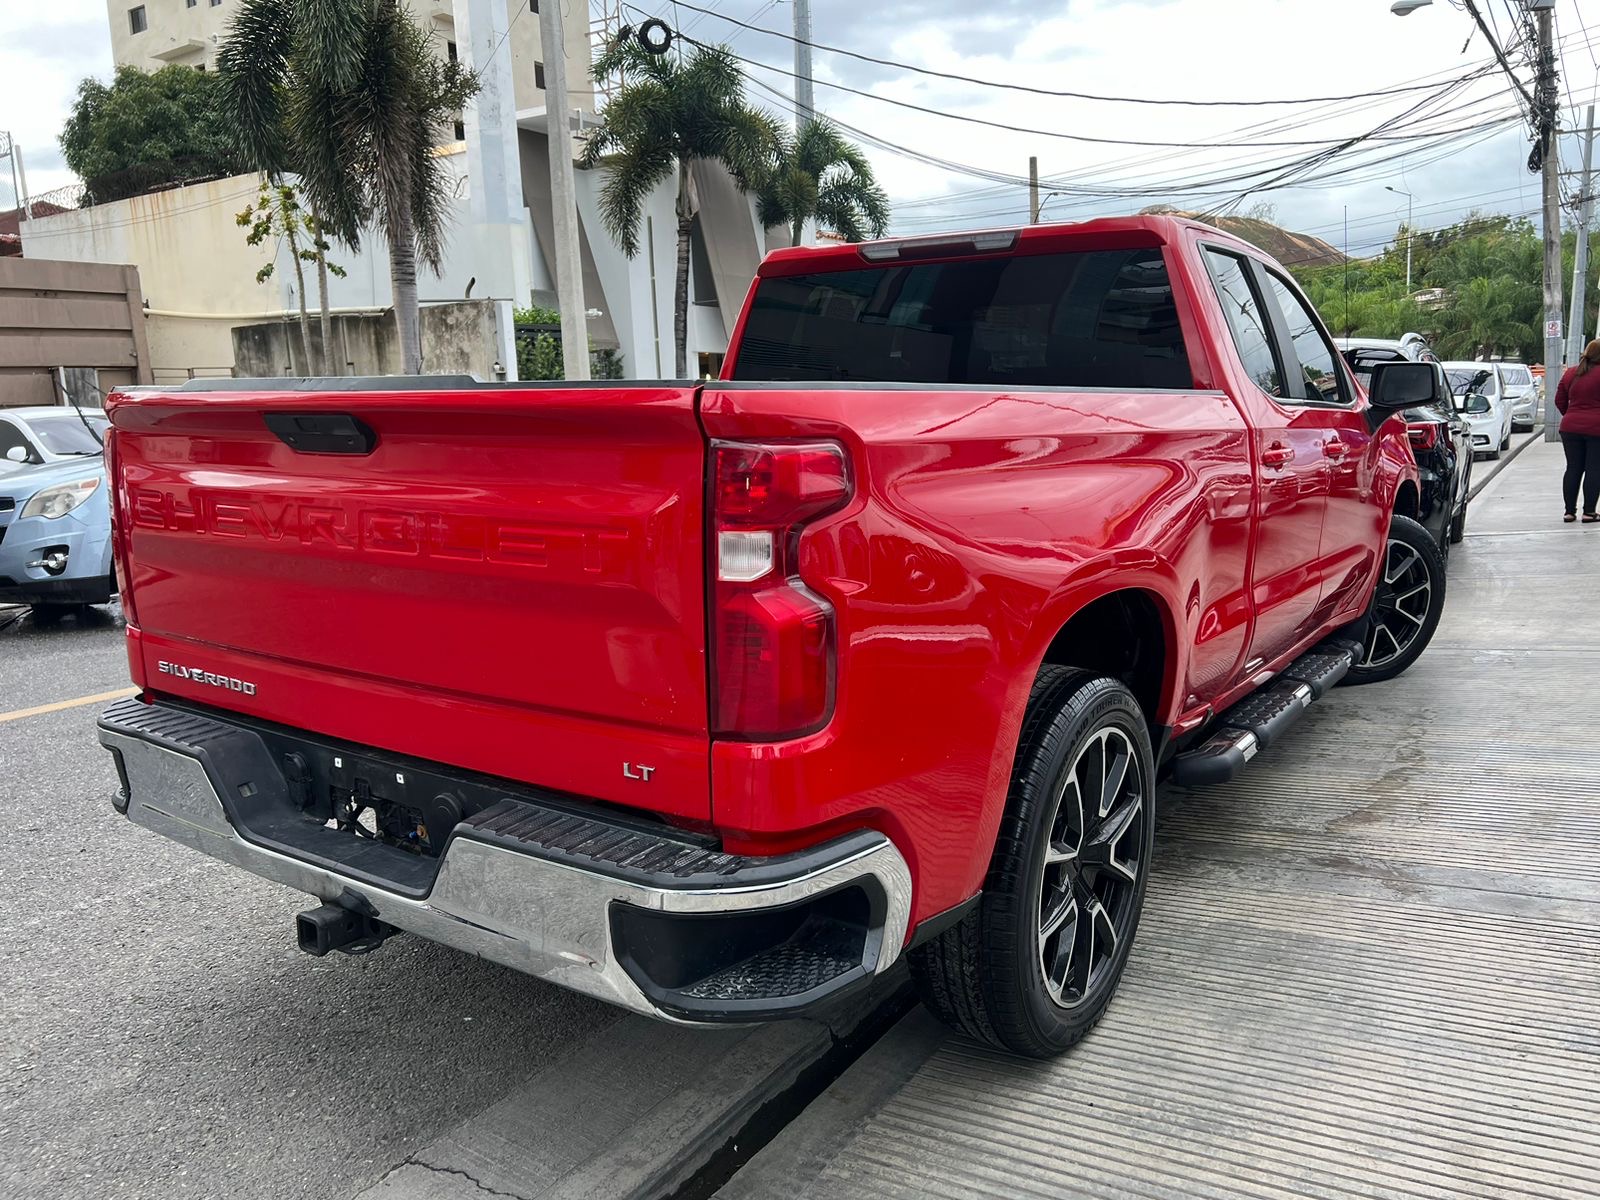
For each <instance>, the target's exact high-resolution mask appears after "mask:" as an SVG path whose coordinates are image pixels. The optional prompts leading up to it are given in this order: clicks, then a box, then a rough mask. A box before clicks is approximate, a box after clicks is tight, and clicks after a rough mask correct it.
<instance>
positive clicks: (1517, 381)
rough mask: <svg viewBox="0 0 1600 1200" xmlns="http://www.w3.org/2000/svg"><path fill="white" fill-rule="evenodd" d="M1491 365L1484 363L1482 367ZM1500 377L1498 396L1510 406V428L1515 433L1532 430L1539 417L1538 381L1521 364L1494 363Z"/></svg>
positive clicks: (1539, 397)
mask: <svg viewBox="0 0 1600 1200" xmlns="http://www.w3.org/2000/svg"><path fill="white" fill-rule="evenodd" d="M1490 365H1491V364H1489V363H1485V364H1484V366H1490ZM1492 365H1493V366H1494V369H1495V373H1496V374H1497V375H1498V376H1499V377H1500V394H1501V395H1503V396H1504V397H1505V398H1506V403H1508V404H1509V405H1510V406H1511V428H1512V429H1514V430H1517V431H1519V432H1520V431H1522V430H1526V429H1532V428H1533V427H1534V425H1535V424H1536V423H1537V422H1538V421H1539V418H1540V416H1541V405H1540V400H1541V399H1542V397H1541V396H1540V389H1539V381H1538V380H1536V379H1535V378H1534V377H1533V372H1532V371H1530V370H1528V368H1527V367H1526V366H1525V365H1523V364H1522V363H1508V362H1503V363H1494V364H1492Z"/></svg>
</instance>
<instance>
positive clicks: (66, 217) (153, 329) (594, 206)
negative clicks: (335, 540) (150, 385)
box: [22, 131, 763, 379]
mask: <svg viewBox="0 0 1600 1200" xmlns="http://www.w3.org/2000/svg"><path fill="white" fill-rule="evenodd" d="M520 149H521V158H522V170H523V194H524V196H525V197H526V198H527V199H528V200H529V201H531V202H532V205H533V208H534V211H533V213H532V217H533V219H532V221H530V222H529V224H528V225H527V226H526V228H527V229H528V231H529V232H528V233H527V234H526V235H525V236H524V239H523V240H524V243H525V244H523V245H521V246H520V247H519V248H518V249H517V250H516V253H519V254H523V255H525V256H526V260H527V264H528V267H529V271H528V273H527V275H526V276H524V278H527V279H530V280H531V288H532V290H533V291H534V292H536V293H546V292H547V290H553V286H554V284H553V275H552V272H551V270H550V267H549V264H548V262H547V260H546V257H545V255H544V254H543V253H542V252H541V249H540V244H539V241H540V239H544V240H546V241H548V238H549V236H550V233H549V224H550V211H549V191H548V189H549V169H548V161H547V160H546V159H545V157H544V154H545V140H544V138H543V137H536V136H531V135H529V134H528V133H527V132H526V131H525V132H524V134H523V136H522V139H521V143H520ZM448 157H449V162H450V166H451V169H452V171H453V172H454V175H455V178H456V193H455V197H454V199H453V200H452V212H453V219H452V221H451V225H450V234H449V238H448V243H447V247H446V253H445V259H444V265H443V270H442V272H441V274H440V275H439V276H437V277H435V276H434V275H433V274H432V273H431V272H428V271H426V270H424V271H422V272H421V278H420V280H419V289H418V290H419V293H420V295H421V297H422V299H423V300H424V302H427V301H450V300H461V299H465V298H468V297H469V295H470V297H471V298H472V299H501V300H510V301H513V302H514V303H516V304H518V305H525V304H527V303H528V302H529V301H530V300H531V299H532V296H510V295H506V296H497V295H495V294H494V291H493V287H492V284H491V280H493V279H495V278H497V277H499V278H503V277H504V273H503V272H500V271H495V270H491V269H488V268H486V266H485V264H493V263H495V262H496V261H497V257H496V256H503V255H504V254H505V253H506V251H505V249H504V247H505V244H506V243H505V237H504V229H503V227H500V228H496V227H492V226H490V227H485V226H480V225H476V224H474V223H473V220H472V215H471V195H470V187H469V183H468V180H467V179H466V177H465V169H466V154H465V153H464V152H462V151H461V149H460V148H459V147H453V148H451V149H450V151H449V154H448ZM698 174H699V176H700V177H701V179H700V183H699V194H700V198H701V205H702V210H701V221H702V228H703V229H704V230H705V232H706V236H707V240H708V257H709V259H710V262H711V267H712V271H711V273H712V276H713V280H714V287H713V289H712V294H711V295H709V296H699V297H697V296H696V295H695V293H694V290H693V279H692V276H691V296H690V299H691V304H690V309H689V354H688V370H689V373H690V374H691V375H693V374H695V373H696V371H697V368H698V358H697V355H698V354H699V352H701V351H710V352H722V351H724V350H725V349H726V348H727V343H728V334H729V331H730V330H731V329H732V326H733V323H734V320H735V319H736V318H737V316H738V311H739V306H740V304H741V303H742V302H743V300H744V294H745V291H746V289H747V288H748V286H749V282H750V279H751V277H752V276H753V275H754V273H755V268H756V264H757V263H758V262H759V261H760V257H761V254H762V250H763V246H762V243H761V240H760V238H761V231H760V230H759V229H758V227H757V224H756V220H755V216H754V203H753V201H752V200H751V199H750V198H749V197H746V196H742V195H740V194H739V193H738V191H737V189H735V188H734V187H733V186H732V183H731V181H729V180H728V179H727V177H726V175H725V174H722V173H720V172H716V171H712V170H710V169H709V168H705V169H702V170H700V171H698ZM604 182H605V175H604V171H603V170H596V171H579V172H578V173H577V190H578V211H579V219H580V222H581V224H582V226H583V232H584V235H585V246H586V250H585V253H586V256H587V258H588V259H589V261H590V262H591V264H592V273H591V274H590V280H589V283H588V284H587V285H586V292H587V294H586V295H585V298H584V303H585V307H586V308H589V309H600V310H601V311H602V312H604V313H605V314H606V318H603V319H601V320H598V321H592V322H591V323H590V329H591V331H592V332H593V333H594V334H595V335H596V336H597V337H598V338H599V340H601V341H602V342H606V341H608V340H609V335H610V333H611V330H612V329H613V328H614V329H615V337H616V341H617V343H618V344H619V346H620V349H621V352H622V355H623V369H624V371H625V372H626V373H627V375H628V376H629V377H631V378H640V379H653V378H664V377H669V376H671V375H672V374H673V371H674V364H673V336H672V309H673V305H672V298H673V285H674V278H675V273H676V269H677V216H676V186H677V184H676V178H674V179H673V180H671V181H669V182H667V183H663V184H662V185H661V186H660V187H659V188H657V189H656V190H655V192H653V193H652V194H651V196H650V198H649V200H648V202H647V204H646V206H645V217H646V220H645V222H644V223H643V225H642V227H641V230H640V243H641V251H640V254H639V255H638V257H636V258H633V259H629V258H626V257H625V256H624V255H623V254H622V252H621V250H620V248H618V247H617V246H616V244H615V243H614V242H613V241H612V240H611V238H610V237H609V235H608V234H607V233H606V232H605V229H604V226H603V225H602V224H601V222H600V218H599V194H600V189H601V187H602V186H603V185H604ZM540 184H542V187H543V191H542V194H541V192H540V190H539V185H540ZM258 190H259V188H258V183H257V180H256V178H255V177H254V176H236V177H234V178H232V179H222V180H215V181H212V182H208V183H199V184H193V185H190V186H188V187H183V188H175V189H173V190H171V191H166V192H158V193H155V194H154V195H149V196H139V197H135V198H133V199H131V200H121V201H117V202H116V203H113V204H104V205H98V206H96V207H94V208H88V209H79V210H75V211H72V212H65V213H61V214H59V215H56V216H51V217H40V218H38V219H36V220H34V221H30V222H28V223H26V224H25V225H24V227H23V233H22V236H23V252H24V253H25V254H26V255H27V256H28V257H31V258H53V259H61V260H65V261H69V262H101V263H117V264H130V265H132V266H135V267H137V268H138V269H139V275H140V279H141V281H142V282H143V286H144V296H145V299H146V301H147V305H148V310H149V313H150V317H149V324H148V334H149V340H150V357H151V363H152V366H153V367H154V368H155V369H156V370H157V372H158V378H163V379H170V378H172V377H173V376H174V375H177V374H182V373H185V372H187V371H189V370H194V371H198V372H202V373H216V372H218V371H226V370H228V369H229V368H231V367H232V365H233V341H232V337H231V333H230V330H231V329H232V327H233V326H234V325H239V324H244V323H247V322H250V321H259V320H261V319H262V318H263V317H267V316H279V315H283V316H292V314H295V313H296V312H297V310H298V298H297V296H296V289H295V283H294V263H293V261H292V259H291V257H290V255H289V253H288V249H287V247H277V248H276V249H275V251H274V250H268V249H267V248H265V247H261V248H255V247H250V246H247V245H246V244H245V231H244V230H243V229H241V228H240V227H239V226H238V225H237V223H236V222H235V219H234V218H235V214H236V213H238V212H240V211H241V210H242V209H243V208H244V207H245V206H246V205H247V204H251V203H253V202H254V201H255V198H256V196H257V194H258ZM535 227H537V228H538V230H539V235H538V237H537V238H536V237H534V236H533V233H532V231H533V229H534V228H535ZM652 231H653V234H654V252H653V255H652V253H651V248H650V233H651V232H652ZM330 258H331V260H332V261H333V262H335V263H337V264H338V265H340V266H342V267H343V268H344V269H345V272H346V278H344V279H339V278H333V279H330V281H329V289H328V291H329V303H330V305H331V306H332V307H333V308H335V309H340V310H346V311H360V310H371V309H381V308H386V307H388V306H389V304H390V288H389V258H388V250H387V246H386V244H385V242H384V240H383V238H382V236H381V235H379V234H377V233H375V232H374V233H369V234H368V235H367V236H366V237H365V238H364V239H363V244H362V249H361V250H360V252H359V253H354V254H352V253H350V252H349V251H346V250H343V249H341V248H339V247H335V248H334V250H333V252H332V254H331V255H330ZM269 259H271V260H272V261H273V262H274V264H275V265H274V270H273V275H272V277H271V278H270V279H268V280H267V281H266V282H264V283H257V282H256V280H255V275H256V272H257V271H258V270H259V269H260V268H261V267H262V265H263V264H265V263H266V262H267V261H268V260H269ZM652 267H653V268H654V274H655V281H654V287H653V288H652V284H651V272H652ZM306 287H307V292H308V297H307V300H308V305H307V306H308V308H310V309H311V311H312V312H313V314H314V313H315V311H316V306H317V292H316V277H315V270H314V268H313V267H312V265H311V264H306ZM469 288H470V291H469ZM697 298H698V299H715V300H716V301H717V302H718V303H717V306H715V307H713V306H708V305H698V304H694V303H693V301H694V300H695V299H697ZM658 338H659V353H658Z"/></svg>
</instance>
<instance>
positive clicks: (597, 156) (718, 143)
mask: <svg viewBox="0 0 1600 1200" xmlns="http://www.w3.org/2000/svg"><path fill="white" fill-rule="evenodd" d="M613 76H623V79H624V81H623V82H622V84H621V86H620V87H619V88H618V89H617V92H616V94H615V95H614V96H613V97H612V99H611V102H610V103H609V104H607V105H606V111H605V120H604V123H603V124H602V125H601V126H600V128H598V129H596V130H595V131H594V132H593V133H591V134H590V135H589V137H588V138H587V139H586V140H585V142H584V147H583V164H584V166H586V167H595V166H599V165H601V164H602V163H604V165H605V166H606V168H607V174H606V181H605V184H604V185H603V186H602V187H601V189H600V220H601V223H602V224H604V225H605V227H606V230H607V232H609V233H610V234H611V236H612V237H614V238H616V239H617V243H618V244H619V245H620V246H621V247H622V250H623V253H625V254H626V255H627V256H628V257H629V258H632V257H633V256H634V255H636V254H638V253H639V222H640V220H641V218H642V216H643V214H644V204H645V199H646V198H647V197H648V196H649V195H650V193H651V192H652V191H654V190H655V188H656V187H657V186H659V185H660V184H662V183H664V182H666V181H667V180H668V179H670V178H671V177H672V175H673V173H674V172H676V173H677V176H678V203H677V213H678V267H677V273H676V278H675V280H674V287H673V300H672V340H673V349H674V366H675V370H676V373H677V375H678V377H679V378H682V377H683V376H684V375H685V374H687V373H688V339H689V238H690V231H691V229H692V228H693V222H694V215H695V209H696V204H695V198H694V188H693V181H692V178H691V176H690V173H689V172H690V166H691V164H692V163H693V162H694V161H695V160H696V159H706V160H708V161H714V162H720V163H721V164H722V165H723V166H724V167H726V168H727V170H728V173H729V174H730V175H732V176H733V179H734V181H735V182H736V183H737V184H738V185H739V186H740V187H741V188H742V189H744V190H745V191H751V190H752V189H754V188H756V187H758V186H759V185H760V184H761V183H762V182H763V181H764V180H766V179H767V178H769V177H770V176H771V174H772V171H773V168H774V167H775V166H776V165H777V147H778V143H779V138H780V134H781V130H782V127H781V126H780V125H779V123H778V121H777V120H776V118H774V117H773V116H772V115H771V114H770V113H768V112H765V111H764V110H762V109H759V108H755V107H753V106H752V105H750V104H749V103H747V102H746V101H745V98H744V90H743V86H742V84H743V76H742V75H741V74H740V73H739V64H738V63H737V62H736V61H735V59H734V57H733V54H732V52H731V51H729V50H728V49H727V47H725V46H699V45H697V46H695V47H694V49H693V50H692V51H690V53H689V54H688V55H687V56H686V57H683V58H679V57H678V56H677V55H673V54H651V53H649V52H648V51H647V50H645V49H644V47H643V46H642V45H641V44H640V43H639V40H638V39H637V38H635V37H632V36H628V37H621V36H619V37H617V38H614V39H613V40H612V41H611V42H610V43H609V44H608V45H607V46H606V48H605V49H604V50H603V51H601V53H600V56H599V57H598V58H596V59H595V62H594V77H595V79H597V80H605V79H608V78H611V77H613Z"/></svg>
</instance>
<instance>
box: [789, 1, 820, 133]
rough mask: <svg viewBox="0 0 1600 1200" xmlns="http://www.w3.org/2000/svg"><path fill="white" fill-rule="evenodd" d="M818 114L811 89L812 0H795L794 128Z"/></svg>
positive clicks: (796, 128)
mask: <svg viewBox="0 0 1600 1200" xmlns="http://www.w3.org/2000/svg"><path fill="white" fill-rule="evenodd" d="M815 116H816V101H815V100H814V99H813V97H812V91H811V0H794V128H795V132H796V133H799V132H800V127H801V126H803V125H804V124H805V123H806V122H807V121H809V120H811V119H812V118H813V117H815Z"/></svg>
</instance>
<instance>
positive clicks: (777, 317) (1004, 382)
mask: <svg viewBox="0 0 1600 1200" xmlns="http://www.w3.org/2000/svg"><path fill="white" fill-rule="evenodd" d="M734 378H735V379H742V380H852V381H862V382H878V383H891V382H901V383H929V384H944V383H968V384H987V385H992V386H997V387H1006V386H1017V387H1023V386H1040V387H1105V388H1188V387H1192V386H1193V376H1192V375H1191V373H1190V371H1189V356H1188V353H1187V351H1186V350H1185V348H1184V343H1183V333H1182V330H1181V329H1180V327H1179V325H1178V310H1177V306H1176V305H1175V303H1174V301H1173V295H1172V283H1171V281H1170V280H1169V279H1168V277H1167V268H1166V263H1165V262H1164V261H1163V259H1162V257H1161V251H1159V250H1148V249H1145V250H1095V251H1085V252H1081V253H1075V254H1035V255H1023V256H1017V257H1011V258H994V259H984V260H978V261H968V262H949V263H919V264H910V265H893V266H885V267H876V268H863V269H860V270H851V271H828V272H818V273H816V274H810V275H795V276H789V277H787V278H781V277H779V278H769V279H763V280H762V281H761V285H760V287H758V288H757V290H756V296H755V300H754V302H753V303H752V305H751V308H750V316H749V319H748V320H747V321H746V323H745V329H744V336H743V340H742V341H741V342H740V345H739V357H738V361H737V363H736V366H735V369H734Z"/></svg>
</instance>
